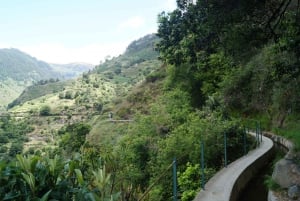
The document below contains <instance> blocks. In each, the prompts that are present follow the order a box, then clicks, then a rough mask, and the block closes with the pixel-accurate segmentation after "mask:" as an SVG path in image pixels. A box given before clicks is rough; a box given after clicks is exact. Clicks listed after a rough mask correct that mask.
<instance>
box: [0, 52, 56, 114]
mask: <svg viewBox="0 0 300 201" xmlns="http://www.w3.org/2000/svg"><path fill="white" fill-rule="evenodd" d="M60 77H61V76H60V75H59V74H57V73H55V72H54V71H53V70H52V69H51V67H50V66H49V65H48V64H47V63H46V62H43V61H39V60H37V59H36V58H34V57H31V56H30V55H28V54H26V53H24V52H21V51H20V50H17V49H0V94H2V96H1V99H0V110H1V109H4V108H5V107H6V105H7V104H8V103H9V102H11V101H12V100H13V99H15V98H16V97H18V96H19V95H20V94H21V92H22V91H23V89H24V88H25V87H27V86H29V85H31V84H32V83H34V82H37V81H39V80H47V79H50V78H60Z"/></svg>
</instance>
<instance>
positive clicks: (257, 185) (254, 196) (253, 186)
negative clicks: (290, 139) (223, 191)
mask: <svg viewBox="0 0 300 201" xmlns="http://www.w3.org/2000/svg"><path fill="white" fill-rule="evenodd" d="M271 174H272V162H270V163H269V165H268V166H266V167H264V168H263V169H261V170H260V171H259V172H258V174H257V175H255V176H254V177H253V178H252V179H251V180H250V182H249V183H248V185H247V186H246V188H245V190H244V191H243V192H242V194H241V196H240V198H239V199H238V201H267V200H268V189H267V187H266V186H265V185H264V180H265V176H266V175H271Z"/></svg>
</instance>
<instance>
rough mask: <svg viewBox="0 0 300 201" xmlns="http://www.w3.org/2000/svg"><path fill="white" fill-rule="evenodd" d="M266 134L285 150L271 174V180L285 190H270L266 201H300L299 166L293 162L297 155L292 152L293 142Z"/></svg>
mask: <svg viewBox="0 0 300 201" xmlns="http://www.w3.org/2000/svg"><path fill="white" fill-rule="evenodd" d="M266 136H268V137H269V138H271V139H272V140H273V141H274V142H275V143H277V144H279V145H281V146H284V147H285V148H286V150H287V154H286V155H285V157H284V158H283V159H281V160H279V161H278V162H277V163H276V164H275V167H274V171H273V175H272V178H273V180H274V181H275V182H276V183H277V184H279V185H280V187H281V188H283V189H287V192H283V193H275V192H273V191H271V190H270V191H269V194H268V201H285V200H287V201H289V200H299V201H300V187H299V186H300V167H299V165H298V164H297V163H296V162H295V159H296V158H297V155H296V153H295V152H294V149H293V143H292V142H291V141H289V140H287V139H285V138H283V137H280V136H275V135H273V134H270V133H266Z"/></svg>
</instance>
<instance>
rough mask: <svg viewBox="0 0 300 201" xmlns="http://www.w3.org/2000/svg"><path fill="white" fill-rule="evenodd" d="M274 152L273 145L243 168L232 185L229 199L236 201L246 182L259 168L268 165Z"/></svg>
mask: <svg viewBox="0 0 300 201" xmlns="http://www.w3.org/2000/svg"><path fill="white" fill-rule="evenodd" d="M274 154H275V148H274V146H273V147H272V148H271V149H270V150H269V151H267V152H266V153H265V154H263V155H262V156H260V157H259V158H257V159H256V160H255V161H254V162H253V163H252V164H251V165H249V166H248V167H246V168H245V169H244V171H243V172H242V173H241V174H240V175H239V177H238V178H237V179H236V181H235V183H234V185H233V187H232V191H231V194H230V199H229V200H230V201H238V198H239V196H240V193H241V192H242V191H243V190H244V188H245V187H246V185H247V184H248V182H249V181H250V180H251V179H252V178H253V176H254V175H256V174H257V173H258V172H259V170H261V169H262V168H263V167H265V166H266V165H268V163H269V162H270V160H272V158H273V156H274Z"/></svg>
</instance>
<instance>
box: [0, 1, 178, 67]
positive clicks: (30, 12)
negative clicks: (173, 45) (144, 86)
mask: <svg viewBox="0 0 300 201" xmlns="http://www.w3.org/2000/svg"><path fill="white" fill-rule="evenodd" d="M175 6H176V0H7V1H4V0H3V1H1V7H0V26H1V32H0V48H17V49H20V50H22V51H24V52H26V53H28V54H30V55H31V56H34V57H36V58H37V59H40V60H44V61H47V62H51V63H70V62H86V63H92V64H99V62H100V61H101V60H104V58H105V57H106V56H108V55H110V56H117V55H119V54H121V53H123V52H124V50H125V48H126V47H127V45H128V44H129V43H130V42H131V41H133V40H136V39H138V38H140V37H142V36H144V35H146V34H148V33H154V32H156V30H157V15H158V14H159V13H160V12H162V11H171V10H173V9H174V8H175Z"/></svg>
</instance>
